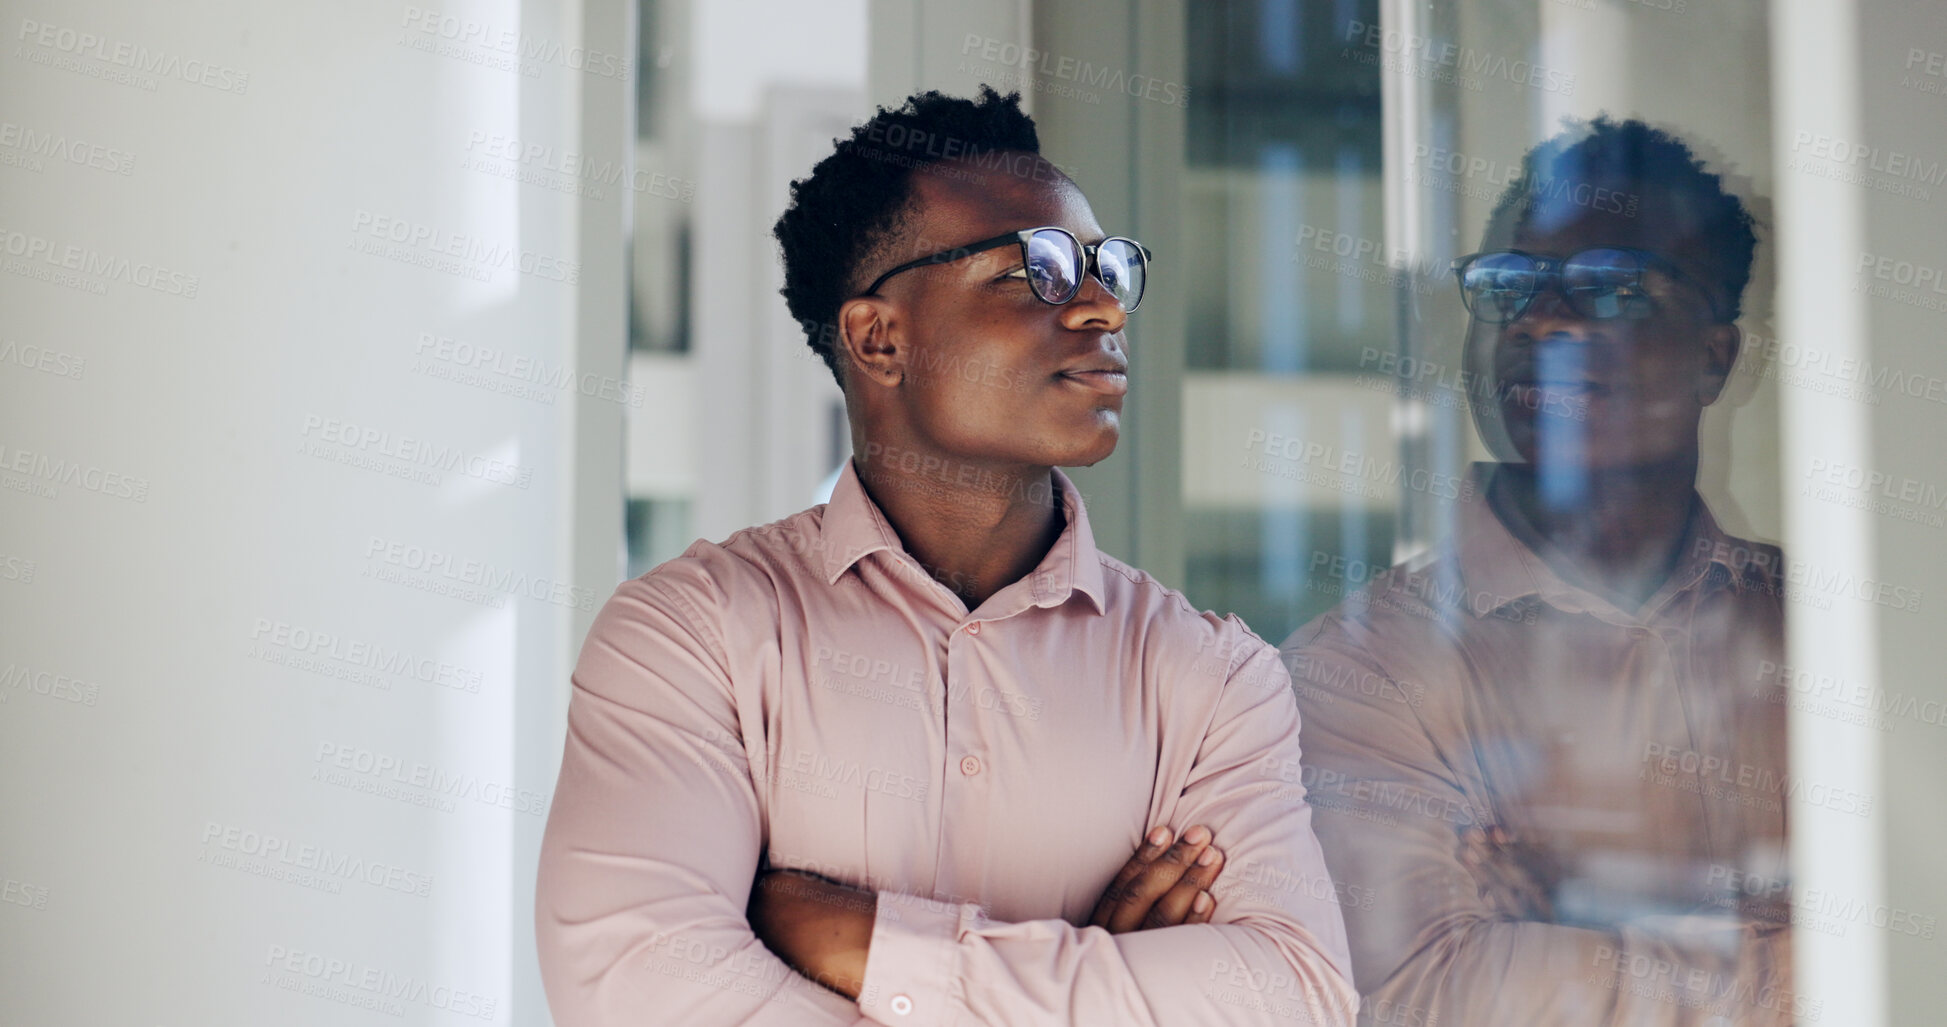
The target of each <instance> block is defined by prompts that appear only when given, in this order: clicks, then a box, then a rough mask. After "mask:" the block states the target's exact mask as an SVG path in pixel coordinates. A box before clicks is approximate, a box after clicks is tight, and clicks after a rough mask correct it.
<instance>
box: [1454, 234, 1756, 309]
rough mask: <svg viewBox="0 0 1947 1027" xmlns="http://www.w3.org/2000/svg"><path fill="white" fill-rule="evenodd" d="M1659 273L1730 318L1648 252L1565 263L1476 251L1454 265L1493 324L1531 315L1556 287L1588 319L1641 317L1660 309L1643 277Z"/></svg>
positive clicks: (1580, 256) (1468, 295)
mask: <svg viewBox="0 0 1947 1027" xmlns="http://www.w3.org/2000/svg"><path fill="white" fill-rule="evenodd" d="M1650 270H1654V271H1657V272H1659V273H1661V274H1664V275H1667V276H1669V277H1670V278H1672V279H1675V280H1676V281H1679V282H1682V283H1684V284H1685V285H1688V286H1690V287H1691V288H1693V289H1696V290H1697V291H1698V292H1699V293H1701V294H1702V295H1703V297H1704V303H1705V305H1706V306H1708V307H1709V308H1710V316H1711V319H1712V320H1713V321H1722V320H1724V317H1723V315H1722V314H1721V313H1720V312H1719V311H1718V309H1717V301H1716V298H1715V297H1713V296H1712V295H1711V292H1710V290H1708V289H1706V288H1704V287H1703V286H1702V285H1700V284H1698V282H1697V280H1696V279H1694V278H1691V277H1690V276H1689V275H1686V274H1684V273H1683V271H1682V270H1681V269H1679V268H1678V267H1677V266H1676V265H1675V264H1672V263H1670V262H1669V261H1667V260H1665V259H1663V258H1662V257H1659V256H1657V255H1656V254H1654V253H1651V252H1649V251H1648V250H1637V249H1631V248H1629V247H1625V246H1600V247H1595V248H1592V249H1586V250H1582V251H1581V252H1579V253H1573V254H1570V255H1569V256H1567V257H1563V258H1561V259H1559V260H1558V259H1555V258H1553V257H1538V256H1535V255H1534V254H1532V253H1523V252H1521V251H1520V250H1490V251H1488V252H1486V253H1470V254H1468V255H1467V256H1465V257H1460V258H1458V259H1456V260H1455V261H1454V262H1453V272H1454V276H1455V277H1457V278H1458V279H1460V299H1461V302H1462V303H1464V304H1466V307H1467V312H1468V313H1470V314H1472V315H1474V316H1475V317H1477V318H1479V319H1480V320H1482V321H1484V322H1486V323H1488V324H1507V323H1509V322H1511V321H1515V320H1518V319H1519V318H1520V317H1521V315H1522V314H1524V313H1526V312H1527V310H1528V306H1529V304H1531V303H1533V302H1534V299H1535V297H1536V296H1539V295H1541V293H1542V291H1543V290H1546V289H1554V290H1555V291H1557V292H1559V293H1561V294H1562V297H1563V298H1564V299H1566V300H1567V301H1568V306H1569V309H1570V310H1573V311H1574V312H1575V313H1577V314H1579V315H1581V316H1582V317H1586V318H1591V319H1596V320H1601V319H1606V318H1624V319H1639V318H1645V317H1649V316H1651V315H1652V314H1655V313H1656V311H1657V305H1656V300H1655V299H1653V298H1652V297H1651V296H1650V294H1649V290H1647V289H1645V288H1644V287H1643V273H1644V272H1645V271H1650Z"/></svg>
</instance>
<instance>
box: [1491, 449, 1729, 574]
mask: <svg viewBox="0 0 1947 1027" xmlns="http://www.w3.org/2000/svg"><path fill="white" fill-rule="evenodd" d="M1577 477H1578V484H1579V485H1580V486H1581V487H1579V488H1578V489H1577V490H1576V494H1575V495H1574V497H1573V498H1572V499H1571V500H1569V501H1567V502H1555V501H1551V499H1550V497H1549V495H1548V490H1546V489H1544V488H1543V487H1542V483H1541V480H1540V476H1539V475H1538V474H1537V473H1536V471H1535V469H1534V468H1533V467H1532V466H1530V465H1527V464H1502V465H1500V466H1498V467H1497V468H1496V469H1495V473H1494V480H1493V482H1492V483H1491V484H1490V485H1489V487H1488V493H1487V495H1488V502H1489V505H1490V506H1491V507H1492V509H1493V510H1494V513H1495V516H1497V517H1499V518H1500V519H1501V523H1502V524H1504V525H1506V526H1507V528H1508V529H1509V531H1511V532H1512V533H1513V534H1514V535H1515V537H1517V538H1521V539H1523V540H1524V541H1527V542H1529V543H1530V544H1531V545H1534V544H1535V543H1537V542H1539V543H1540V544H1539V545H1534V548H1535V550H1536V553H1537V555H1539V556H1541V557H1542V559H1543V560H1544V561H1546V562H1547V563H1548V565H1549V567H1550V568H1551V569H1553V570H1554V571H1555V573H1556V574H1557V575H1559V576H1560V577H1561V578H1562V580H1563V581H1566V582H1568V583H1570V584H1573V585H1577V586H1579V587H1582V588H1586V589H1588V590H1590V591H1593V592H1596V593H1597V594H1599V595H1602V596H1604V597H1605V598H1607V599H1609V600H1610V601H1612V602H1614V603H1615V604H1616V605H1617V606H1618V607H1620V608H1622V609H1624V610H1629V611H1632V612H1633V611H1636V610H1638V609H1640V608H1641V607H1642V606H1643V604H1644V603H1645V602H1647V601H1648V600H1649V599H1650V597H1652V596H1654V595H1655V594H1656V592H1657V590H1658V589H1660V588H1662V587H1663V584H1664V582H1665V581H1667V580H1669V577H1670V574H1671V572H1672V571H1674V570H1675V568H1676V566H1677V563H1678V562H1679V560H1681V558H1682V556H1683V553H1682V545H1683V539H1684V535H1685V533H1686V532H1687V531H1688V530H1689V527H1690V518H1691V517H1692V516H1693V514H1694V510H1693V505H1694V504H1695V503H1696V502H1698V500H1697V492H1696V480H1697V463H1696V459H1695V458H1694V457H1691V458H1689V459H1687V460H1677V461H1672V462H1670V463H1666V464H1658V465H1654V466H1649V467H1632V468H1628V469H1625V470H1615V471H1600V470H1599V471H1589V472H1586V474H1585V475H1584V474H1578V476H1577Z"/></svg>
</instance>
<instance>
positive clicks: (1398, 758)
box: [1285, 629, 1808, 1027]
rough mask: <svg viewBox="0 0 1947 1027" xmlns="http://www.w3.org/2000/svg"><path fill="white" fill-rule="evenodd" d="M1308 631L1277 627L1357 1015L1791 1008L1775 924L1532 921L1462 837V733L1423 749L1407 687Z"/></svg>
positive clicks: (1665, 1019)
mask: <svg viewBox="0 0 1947 1027" xmlns="http://www.w3.org/2000/svg"><path fill="white" fill-rule="evenodd" d="M1318 634H1319V632H1318V631H1317V630H1316V629H1302V630H1301V631H1300V632H1299V633H1298V634H1295V635H1293V636H1292V639H1291V640H1290V641H1288V642H1287V643H1286V646H1285V657H1286V661H1287V663H1288V664H1289V665H1290V668H1291V674H1292V676H1293V677H1294V678H1295V679H1297V680H1298V681H1299V682H1300V686H1299V688H1298V694H1299V696H1300V707H1301V709H1302V710H1303V713H1304V717H1305V722H1304V723H1305V726H1304V742H1305V747H1306V752H1307V759H1308V760H1309V762H1310V764H1311V766H1310V767H1309V768H1308V773H1307V779H1308V780H1309V781H1310V783H1311V785H1312V790H1311V796H1312V802H1313V808H1314V809H1316V810H1317V820H1318V835H1319V840H1320V842H1321V843H1322V844H1323V846H1324V850H1325V855H1326V860H1327V862H1328V863H1329V864H1330V866H1331V868H1332V871H1333V873H1334V874H1335V875H1336V876H1337V878H1338V880H1339V882H1340V884H1341V886H1343V887H1344V888H1346V889H1347V890H1348V892H1349V893H1350V894H1353V895H1355V896H1356V897H1357V898H1356V901H1352V902H1348V903H1346V904H1345V915H1346V926H1347V928H1348V930H1349V932H1350V940H1351V947H1352V964H1353V970H1354V974H1355V977H1356V979H1357V980H1358V982H1359V987H1360V990H1361V991H1363V992H1364V993H1365V1009H1366V1013H1367V1016H1368V1018H1369V1019H1370V1022H1373V1023H1377V1024H1398V1025H1422V1024H1435V1023H1441V1024H1445V1023H1578V1024H1610V1025H1623V1024H1628V1025H1638V1024H1645V1025H1669V1027H1676V1025H1703V1024H1709V1025H1711V1027H1720V1025H1729V1024H1740V1025H1743V1024H1788V1023H1792V1022H1794V1021H1795V1020H1796V1019H1800V1018H1804V1017H1806V1016H1807V1015H1808V1014H1807V1012H1806V1011H1805V1010H1804V1009H1803V1008H1802V1007H1801V1003H1800V1001H1799V1000H1798V999H1797V998H1796V997H1795V996H1794V995H1793V993H1792V991H1791V966H1790V937H1789V930H1788V929H1787V928H1784V927H1782V926H1778V925H1769V924H1764V925H1759V924H1752V923H1745V922H1738V921H1737V920H1735V919H1732V918H1727V917H1716V918H1709V919H1706V918H1677V919H1665V920H1664V921H1663V922H1661V923H1658V922H1655V921H1649V920H1645V921H1644V922H1642V923H1641V924H1624V925H1618V926H1617V927H1615V928H1614V929H1596V928H1588V927H1579V926H1569V925H1562V924H1555V923H1551V922H1547V921H1545V920H1540V919H1536V918H1534V915H1533V913H1532V910H1533V909H1535V908H1536V907H1535V906H1534V905H1533V895H1534V886H1533V884H1532V881H1530V880H1529V879H1528V878H1527V876H1526V872H1525V871H1524V870H1523V868H1521V867H1520V866H1519V865H1516V864H1515V862H1514V861H1512V860H1511V859H1509V858H1507V857H1505V856H1497V855H1496V854H1494V853H1491V852H1489V851H1488V850H1486V849H1485V848H1484V847H1483V846H1481V845H1479V844H1474V845H1470V844H1469V842H1470V841H1472V840H1474V839H1475V838H1477V837H1478V836H1479V833H1480V829H1481V828H1482V827H1483V826H1485V822H1487V821H1489V820H1490V819H1491V816H1492V814H1491V811H1490V810H1488V809H1486V808H1484V804H1483V803H1480V802H1476V801H1475V800H1474V799H1472V798H1470V795H1469V792H1468V790H1467V789H1466V787H1465V786H1464V784H1463V782H1462V780H1461V776H1460V775H1461V772H1460V771H1459V770H1457V769H1456V766H1457V765H1458V764H1459V763H1460V762H1462V761H1463V760H1464V759H1465V757H1464V755H1463V754H1464V753H1465V752H1466V751H1467V750H1468V745H1467V743H1466V740H1465V739H1464V738H1459V737H1456V738H1454V739H1452V740H1451V744H1449V745H1447V746H1444V747H1443V746H1441V745H1440V744H1439V742H1438V739H1437V737H1436V730H1429V728H1428V726H1427V720H1428V719H1431V718H1432V717H1437V716H1438V715H1429V716H1428V717H1426V718H1423V714H1422V712H1421V710H1422V706H1421V705H1420V703H1421V701H1422V699H1423V698H1424V693H1423V692H1421V691H1419V690H1417V689H1415V688H1413V687H1412V686H1411V685H1410V684H1408V683H1406V682H1402V681H1398V680H1395V679H1393V678H1391V677H1389V676H1388V675H1387V674H1386V671H1385V669H1384V667H1383V665H1382V663H1381V661H1379V660H1376V659H1374V658H1372V656H1371V655H1370V654H1368V653H1367V652H1366V651H1365V650H1364V649H1363V648H1362V647H1360V646H1359V645H1357V644H1355V643H1350V642H1345V641H1343V640H1338V639H1334V640H1330V641H1319V640H1318V638H1317V636H1318ZM1317 682H1339V683H1357V684H1359V685H1360V687H1350V686H1349V685H1346V686H1343V687H1329V686H1327V687H1319V686H1317V685H1316V684H1315V683H1317ZM1434 705H1435V704H1434V703H1433V702H1427V703H1426V704H1425V707H1424V708H1425V709H1432V708H1433V707H1434ZM1434 722H1435V723H1440V722H1444V720H1443V719H1442V720H1435V721H1434ZM1450 761H1451V762H1450Z"/></svg>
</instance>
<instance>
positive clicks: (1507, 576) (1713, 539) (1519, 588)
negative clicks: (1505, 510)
mask: <svg viewBox="0 0 1947 1027" xmlns="http://www.w3.org/2000/svg"><path fill="white" fill-rule="evenodd" d="M1498 466H1499V465H1498V464H1494V463H1487V462H1483V463H1476V464H1473V465H1472V466H1471V467H1469V468H1468V470H1467V477H1468V480H1469V481H1470V482H1472V483H1473V489H1472V492H1471V497H1472V498H1470V499H1464V500H1462V501H1461V502H1460V503H1458V504H1456V506H1457V510H1458V513H1457V515H1456V517H1455V530H1454V538H1455V544H1454V555H1455V564H1456V566H1457V568H1458V570H1459V573H1460V576H1461V578H1462V580H1463V581H1464V583H1465V585H1466V587H1467V590H1468V592H1469V593H1470V598H1471V599H1472V600H1473V601H1472V602H1469V603H1468V604H1467V605H1468V608H1469V609H1470V610H1472V611H1473V613H1474V615H1475V616H1476V617H1485V616H1487V615H1488V614H1490V613H1492V612H1493V611H1495V610H1497V609H1500V608H1502V607H1504V606H1507V605H1508V604H1510V603H1514V602H1518V601H1521V600H1524V599H1528V598H1530V597H1533V598H1537V599H1540V600H1541V601H1543V602H1546V603H1548V604H1549V605H1550V606H1553V607H1555V608H1557V609H1559V610H1564V611H1567V612H1571V613H1581V612H1591V613H1594V612H1602V613H1606V614H1609V615H1610V617H1623V618H1625V619H1630V620H1634V619H1635V618H1634V617H1631V616H1630V615H1628V614H1626V613H1623V612H1622V611H1620V610H1617V609H1616V608H1615V606H1614V604H1612V603H1610V602H1609V601H1608V600H1606V599H1604V598H1602V597H1601V596H1598V595H1596V594H1594V593H1592V592H1590V591H1588V590H1587V589H1583V588H1579V587H1577V586H1575V585H1572V584H1569V583H1568V582H1566V581H1563V580H1562V579H1561V577H1560V575H1558V574H1556V573H1555V571H1554V569H1553V568H1551V567H1549V566H1548V561H1547V560H1545V559H1543V558H1542V557H1541V555H1540V554H1538V553H1536V552H1535V551H1534V549H1533V548H1531V547H1530V546H1529V545H1528V544H1527V543H1525V542H1523V541H1521V540H1520V539H1518V538H1516V537H1515V536H1514V533H1513V532H1511V531H1509V530H1508V526H1507V525H1506V524H1504V523H1502V521H1501V518H1500V517H1499V516H1498V515H1496V514H1495V513H1494V510H1493V508H1492V506H1491V505H1490V504H1489V503H1488V499H1487V490H1488V486H1489V485H1490V484H1492V480H1493V476H1494V470H1495V468H1496V467H1498ZM1462 494H1463V495H1468V494H1469V493H1467V492H1465V491H1463V493H1462ZM1692 495H1693V496H1694V497H1695V501H1694V502H1693V503H1692V504H1691V511H1692V513H1691V517H1690V523H1689V525H1688V526H1687V527H1686V528H1685V529H1684V538H1683V548H1682V550H1681V555H1680V556H1679V557H1678V558H1677V565H1676V567H1675V568H1674V569H1673V570H1672V571H1671V572H1670V577H1669V580H1667V581H1665V582H1664V584H1663V587H1662V588H1660V589H1658V590H1657V594H1656V595H1654V596H1652V597H1651V598H1650V601H1649V602H1648V603H1645V604H1644V607H1643V614H1645V615H1647V614H1649V613H1651V612H1653V611H1654V610H1656V609H1657V608H1658V607H1660V606H1662V605H1663V604H1664V603H1665V602H1666V601H1668V599H1669V597H1670V596H1672V595H1674V594H1676V593H1678V592H1681V591H1684V590H1686V589H1688V588H1690V587H1692V586H1694V585H1695V584H1697V582H1698V581H1699V580H1701V579H1703V578H1704V577H1705V576H1706V575H1709V574H1710V573H1711V568H1712V566H1713V565H1718V566H1722V567H1723V568H1724V571H1723V572H1720V574H1719V576H1718V579H1717V580H1721V581H1722V582H1723V583H1724V584H1728V585H1731V586H1732V587H1736V588H1740V589H1742V588H1750V587H1762V578H1763V573H1764V572H1765V570H1766V569H1767V568H1768V567H1769V566H1770V564H1771V560H1770V558H1768V557H1767V555H1766V554H1767V553H1769V552H1773V550H1771V548H1770V547H1768V546H1754V545H1751V544H1750V543H1747V542H1743V541H1741V540H1738V539H1735V538H1733V537H1731V536H1730V535H1727V534H1725V532H1724V530H1723V529H1722V528H1721V527H1719V526H1718V524H1717V518H1715V517H1713V516H1711V513H1710V507H1709V506H1708V505H1707V504H1705V502H1704V501H1703V497H1701V496H1696V495H1695V493H1694V492H1693V493H1692ZM1605 619H1609V618H1605Z"/></svg>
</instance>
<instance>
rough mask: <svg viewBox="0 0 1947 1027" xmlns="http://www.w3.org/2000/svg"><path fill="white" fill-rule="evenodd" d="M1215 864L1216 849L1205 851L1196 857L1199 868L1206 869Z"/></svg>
mask: <svg viewBox="0 0 1947 1027" xmlns="http://www.w3.org/2000/svg"><path fill="white" fill-rule="evenodd" d="M1215 862H1217V850H1216V849H1205V850H1203V855H1201V856H1198V857H1197V865H1198V866H1200V867H1207V866H1209V865H1210V864H1212V863H1215Z"/></svg>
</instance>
